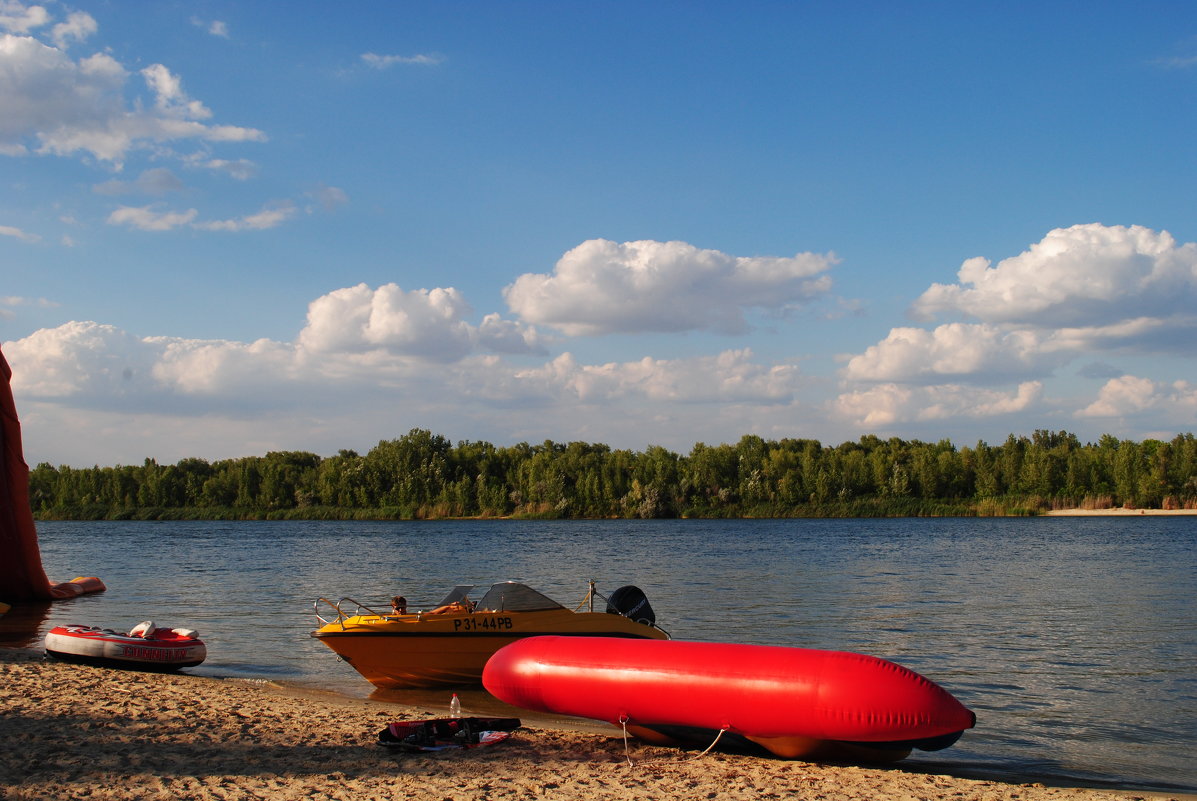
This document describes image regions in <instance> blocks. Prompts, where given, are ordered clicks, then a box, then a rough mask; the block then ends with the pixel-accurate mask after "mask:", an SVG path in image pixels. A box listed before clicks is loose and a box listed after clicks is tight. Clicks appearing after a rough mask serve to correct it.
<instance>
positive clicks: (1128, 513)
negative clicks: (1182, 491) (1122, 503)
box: [1040, 507, 1197, 517]
mask: <svg viewBox="0 0 1197 801" xmlns="http://www.w3.org/2000/svg"><path fill="white" fill-rule="evenodd" d="M1040 515H1042V516H1043V517H1138V516H1139V515H1143V516H1148V515H1150V516H1153V517H1159V516H1161V515H1164V516H1168V517H1175V516H1184V515H1189V516H1193V515H1197V509H1126V508H1122V507H1119V508H1117V509H1052V510H1050V511H1047V512H1040Z"/></svg>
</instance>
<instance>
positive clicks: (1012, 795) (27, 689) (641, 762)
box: [0, 649, 1193, 801]
mask: <svg viewBox="0 0 1197 801" xmlns="http://www.w3.org/2000/svg"><path fill="white" fill-rule="evenodd" d="M469 713H470V710H468V709H467V710H466V714H467V715H468V714H469ZM431 716H432V713H431V712H427V711H422V710H418V709H414V708H404V707H400V706H396V705H395V704H390V703H385V702H382V701H376V700H368V699H352V698H345V697H342V696H338V695H335V694H332V693H322V692H315V691H303V690H299V689H296V688H289V687H282V686H278V685H275V684H273V683H270V682H267V681H262V680H244V679H215V678H207V677H197V676H189V675H185V674H176V675H170V674H167V675H159V674H152V673H139V672H134V671H122V670H112V669H108V668H95V667H86V666H79V665H69V664H63V663H59V662H55V661H50V660H46V659H44V658H42V657H41V655H40V654H37V653H35V652H32V651H23V650H13V649H0V744H2V745H0V798H3V799H5V801H18V800H19V801H26V800H28V801H34V799H36V800H37V801H42V800H43V799H94V800H97V801H99V800H102V799H130V800H131V799H184V800H186V799H267V800H269V801H283V799H338V800H343V801H350V800H352V801H358V800H359V799H362V800H368V799H392V798H427V799H437V800H438V801H439V799H541V798H553V799H593V800H594V801H598V800H599V799H641V798H642V799H654V801H659V800H660V799H670V798H676V799H707V801H731V800H732V799H768V798H794V799H825V800H826V801H876V799H887V801H888V800H891V799H892V800H893V801H914V800H915V799H919V800H920V801H937V800H940V799H942V801H971V800H973V799H975V800H976V801H997V800H998V799H1010V800H1011V801H1014V800H1017V801H1049V799H1051V800H1055V799H1072V800H1073V801H1099V799H1123V801H1125V799H1128V798H1131V799H1148V798H1150V799H1164V798H1176V799H1181V798H1193V796H1182V795H1168V794H1160V793H1147V792H1139V791H1133V792H1114V791H1100V790H1089V789H1074V788H1062V787H1047V786H1044V785H1042V784H1039V783H1028V784H1007V783H1003V782H999V781H989V780H979V779H969V778H961V777H955V776H945V775H931V774H927V773H921V772H918V771H916V770H911V769H903V768H902V767H901V764H900V763H899V765H898V766H896V767H886V768H879V767H856V766H835V765H817V764H811V763H806V762H796V761H782V760H776V759H766V758H761V757H754V756H742V755H733V754H721V753H710V754H706V755H699V754H697V753H696V752H686V751H679V750H676V749H670V748H660V747H655V746H649V745H645V744H643V743H639V742H637V741H635V740H633V741H631V743H630V747H629V750H628V751H627V752H626V753H625V745H624V741H623V738H622V736H621V734H620V732H619V731H618V730H616V729H614V728H607V727H604V726H600V725H596V726H594V727H589V728H588V727H585V726H582V727H568V726H559V725H551V722H549V724H550V725H546V724H545V723H537V722H536V721H534V720H530V719H528V718H526V717H525V718H524V722H525V728H522V729H520V730H517V732H516V733H515V735H514V736H513V737H512V738H511V739H510V740H508V741H507V742H504V743H501V744H498V745H495V746H492V747H489V748H482V749H473V750H468V751H460V750H459V751H445V752H441V753H437V754H414V755H413V754H399V753H394V752H391V751H388V750H387V749H385V748H383V747H381V746H379V745H377V736H378V732H379V731H380V730H381V729H382V728H384V727H385V725H386V724H387V723H388V722H389V721H391V720H393V719H395V718H398V717H404V718H409V719H411V718H421V717H431ZM629 757H630V760H631V764H629Z"/></svg>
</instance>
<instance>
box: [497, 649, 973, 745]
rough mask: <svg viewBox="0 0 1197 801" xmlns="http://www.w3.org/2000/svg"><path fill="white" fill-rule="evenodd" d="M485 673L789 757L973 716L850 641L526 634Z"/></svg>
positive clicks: (681, 734)
mask: <svg viewBox="0 0 1197 801" xmlns="http://www.w3.org/2000/svg"><path fill="white" fill-rule="evenodd" d="M482 683H483V685H484V686H485V687H486V689H487V690H488V691H489V692H490V693H491V694H492V695H494V696H495V697H497V698H499V699H500V700H502V701H505V702H507V703H509V704H512V705H514V706H519V707H523V708H525V709H531V710H538V711H544V712H552V713H556V714H563V715H573V716H576V717H583V718H592V719H595V720H604V721H607V722H610V723H613V724H615V725H626V726H628V727H629V731H630V732H632V733H634V734H636V735H638V736H641V737H644V738H646V739H649V740H652V741H654V742H671V741H672V742H677V741H681V742H692V743H697V742H703V741H705V742H707V743H709V742H710V741H711V738H712V737H713V736H714V735H715V733H716V732H719V731H723V732H725V733H727V734H730V735H732V739H738V740H741V741H744V740H746V741H750V742H752V743H756V744H757V745H760V746H763V747H764V748H766V749H768V750H769V751H771V752H773V753H774V754H777V755H779V756H784V757H791V758H796V757H801V758H806V759H856V758H860V759H870V760H886V761H889V760H893V759H901V758H902V757H904V756H906V755H907V754H909V753H910V749H911V748H921V749H923V750H938V749H940V748H946V747H947V746H949V745H951V744H952V743H954V742H955V741H956V740H957V739H959V737H960V735H961V733H963V731H964V730H965V729H968V728H971V727H972V726H974V725H975V724H976V716H975V715H974V714H973V713H972V712H971V711H970V710H968V709H967V708H965V706H964V705H963V704H961V703H960V702H959V701H957V700H956V699H955V698H954V697H953V696H952V695H951V694H950V693H949V692H948V691H947V690H944V689H943V688H942V687H940V686H939V685H937V684H935V683H934V682H932V681H930V680H929V679H926V678H924V677H923V676H920V675H919V674H918V673H915V672H914V671H912V670H909V669H907V668H904V667H902V666H901V665H897V664H895V663H893V662H889V661H886V660H884V659H878V658H876V657H872V656H866V655H864V654H855V653H848V652H844V651H818V650H811V649H805V648H782V647H776V646H764V645H736V644H731V643H708V642H684V641H678V640H661V641H658V640H622V639H611V638H595V637H531V638H528V639H523V640H519V641H518V642H515V643H512V644H511V645H508V646H506V647H504V648H502V649H501V650H499V651H498V652H497V653H496V654H495V655H494V656H492V657H491V658H490V660H489V661H488V662H487V664H486V668H485V670H484V671H483V673H482ZM736 735H738V738H737V737H736Z"/></svg>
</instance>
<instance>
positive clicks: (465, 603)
mask: <svg viewBox="0 0 1197 801" xmlns="http://www.w3.org/2000/svg"><path fill="white" fill-rule="evenodd" d="M473 611H474V602H473V601H471V600H470V599H469V598H462V599H461V600H460V601H454V602H453V603H451V604H445V605H444V606H438V607H437V608H436V609H430V610H429V611H428V614H430V615H465V614H469V613H470V612H473Z"/></svg>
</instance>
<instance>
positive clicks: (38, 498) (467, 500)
mask: <svg viewBox="0 0 1197 801" xmlns="http://www.w3.org/2000/svg"><path fill="white" fill-rule="evenodd" d="M30 503H31V506H32V508H33V511H34V514H35V515H36V516H37V517H39V518H40V519H183V518H189V519H276V518H277V519H431V518H449V517H524V518H613V517H615V518H618V517H623V518H671V517H851V516H855V517H871V516H915V515H1011V514H1014V515H1018V514H1023V515H1025V514H1037V513H1039V512H1041V511H1043V510H1045V509H1051V508H1078V507H1079V508H1111V507H1119V506H1127V507H1134V508H1197V441H1195V440H1194V437H1193V434H1182V435H1178V436H1176V437H1174V438H1173V439H1171V440H1168V441H1162V440H1155V439H1147V440H1144V441H1142V442H1134V441H1130V440H1120V439H1117V438H1115V437H1113V436H1110V435H1105V436H1103V437H1102V438H1101V439H1100V440H1099V441H1098V442H1096V443H1084V444H1082V443H1081V442H1080V441H1079V440H1078V439H1077V437H1076V436H1075V435H1073V434H1070V433H1068V432H1066V431H1058V432H1054V431H1036V432H1034V434H1033V435H1031V436H1030V437H1025V436H1017V437H1016V436H1015V435H1013V434H1011V435H1010V436H1009V437H1008V438H1007V439H1006V441H1005V442H1004V443H1002V444H1001V445H988V444H986V443H984V442H978V443H977V444H976V445H975V446H974V447H971V448H969V447H960V448H958V447H956V446H954V445H953V444H952V443H951V442H949V441H948V440H941V441H939V442H936V443H928V442H920V441H918V440H913V441H906V440H902V439H898V438H891V439H880V438H878V437H876V436H872V435H868V436H863V437H861V438H860V439H859V440H858V441H855V442H844V443H842V444H840V445H836V446H825V445H822V444H820V442H819V441H818V440H813V439H781V440H766V439H763V438H761V437H759V436H755V435H749V436H744V437H742V438H741V439H740V441H739V442H737V443H735V444H734V445H733V444H721V445H706V444H703V443H698V444H696V445H694V447H693V448H691V450H690V452H689V453H688V454H686V455H680V454H677V453H674V452H672V451H669V450H667V449H665V448H662V447H658V446H650V447H648V448H647V449H645V450H643V451H631V450H621V449H612V448H610V447H608V446H606V445H602V444H596V443H586V442H569V443H558V442H552V441H545V442H544V443H542V444H539V445H530V444H527V443H520V444H518V445H512V446H508V447H496V446H495V445H492V444H490V443H488V442H471V441H462V442H458V443H457V444H456V445H454V444H452V443H451V442H450V441H449V440H448V439H446V438H445V437H443V436H440V435H438V434H433V433H432V432H431V431H427V430H424V429H413V430H411V431H410V432H408V433H407V434H406V435H404V436H402V437H400V438H399V439H394V440H383V441H381V442H379V443H378V445H376V446H375V447H374V448H372V449H371V450H370V451H369V452H368V453H366V454H365V455H364V456H363V455H359V454H358V453H356V452H354V451H351V450H342V451H341V452H339V453H338V454H337V455H336V456H331V457H321V456H318V455H316V454H314V453H307V452H302V451H275V452H271V453H267V454H266V455H265V456H249V457H244V458H237V459H223V460H219V461H215V462H208V461H206V460H204V459H183V460H181V461H179V462H178V463H176V464H159V463H158V462H157V461H155V460H153V459H146V460H145V462H144V464H141V465H137V466H120V465H118V466H116V467H99V466H96V467H91V468H84V469H78V468H71V467H65V466H60V467H54V466H52V465H50V464H39V465H38V466H37V467H36V468H35V469H33V470H32V471H31V472H30Z"/></svg>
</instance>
